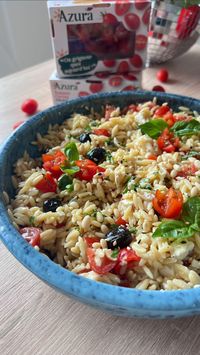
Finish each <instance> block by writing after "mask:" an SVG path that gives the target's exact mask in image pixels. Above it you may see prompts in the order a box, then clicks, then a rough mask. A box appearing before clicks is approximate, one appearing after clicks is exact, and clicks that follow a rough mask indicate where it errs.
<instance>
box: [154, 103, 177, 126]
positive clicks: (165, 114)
mask: <svg viewBox="0 0 200 355" xmlns="http://www.w3.org/2000/svg"><path fill="white" fill-rule="evenodd" d="M154 117H158V118H162V119H163V120H164V121H165V122H167V124H168V126H169V127H172V126H173V125H174V123H175V118H174V115H173V113H172V112H171V111H170V107H169V106H160V107H159V108H158V109H157V110H156V112H155V113H154Z"/></svg>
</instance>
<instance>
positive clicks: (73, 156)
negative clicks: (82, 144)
mask: <svg viewBox="0 0 200 355" xmlns="http://www.w3.org/2000/svg"><path fill="white" fill-rule="evenodd" d="M64 153H65V155H66V156H67V157H68V159H69V162H70V163H72V162H74V161H76V160H78V159H79V152H78V149H77V146H76V143H74V142H70V143H68V144H67V145H66V146H65V149H64Z"/></svg>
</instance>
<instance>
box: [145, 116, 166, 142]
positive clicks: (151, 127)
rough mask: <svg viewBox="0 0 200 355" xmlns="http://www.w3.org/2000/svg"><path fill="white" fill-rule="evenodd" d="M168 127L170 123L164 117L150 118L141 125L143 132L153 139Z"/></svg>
mask: <svg viewBox="0 0 200 355" xmlns="http://www.w3.org/2000/svg"><path fill="white" fill-rule="evenodd" d="M167 127H168V124H167V123H166V122H165V121H164V120H162V119H155V120H150V121H149V122H146V123H144V124H142V125H140V126H139V128H140V129H141V131H142V133H143V134H147V135H148V136H149V137H151V138H153V139H157V138H158V137H159V136H160V135H161V133H162V132H163V131H164V129H165V128H167Z"/></svg>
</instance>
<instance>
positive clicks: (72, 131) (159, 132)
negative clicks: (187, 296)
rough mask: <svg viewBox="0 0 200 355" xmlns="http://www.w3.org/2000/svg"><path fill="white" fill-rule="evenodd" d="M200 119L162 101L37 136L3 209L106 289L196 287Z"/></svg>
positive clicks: (31, 238) (58, 258)
mask: <svg viewBox="0 0 200 355" xmlns="http://www.w3.org/2000/svg"><path fill="white" fill-rule="evenodd" d="M199 134H200V116H199V115H198V113H197V112H191V111H190V110H189V109H188V108H184V107H180V108H179V110H176V111H173V110H172V108H170V106H169V105H168V104H167V103H164V104H162V105H159V104H158V103H157V102H156V99H154V100H153V101H151V102H145V103H142V104H141V103H140V104H136V103H134V104H132V105H129V106H128V107H125V108H123V109H120V108H117V107H113V106H111V105H106V107H105V108H104V110H103V113H102V114H101V115H100V114H96V113H94V112H93V113H91V114H90V115H88V116H84V115H81V114H74V115H73V117H72V118H70V119H66V121H64V123H63V124H62V125H60V126H59V125H55V126H50V127H49V130H48V133H47V134H46V135H45V136H43V137H42V136H41V135H40V134H39V133H38V134H37V141H36V142H33V144H37V145H38V147H39V149H40V151H41V157H40V158H38V159H32V158H31V157H30V156H28V154H27V153H26V152H25V154H24V157H23V158H21V159H19V160H18V161H17V163H16V165H15V175H14V176H13V183H14V185H15V187H16V189H17V190H16V191H17V192H16V196H15V198H14V199H13V200H12V201H11V202H10V203H9V206H8V212H9V215H10V217H11V218H12V221H13V224H14V226H15V227H16V228H17V229H18V230H19V233H20V234H21V236H22V237H23V238H24V239H25V240H26V241H27V242H28V243H30V244H31V245H32V246H33V247H34V248H35V249H37V250H38V251H40V252H41V253H43V254H45V255H46V256H47V257H49V258H50V259H51V260H53V261H54V262H56V263H58V264H60V265H61V266H62V267H64V268H66V269H68V270H70V271H72V272H74V273H76V274H79V275H82V276H83V277H86V278H89V279H92V280H95V281H102V282H106V283H109V284H112V285H118V286H123V287H130V288H137V289H145V290H176V289H186V288H192V287H199V286H200V160H199V159H200V141H199Z"/></svg>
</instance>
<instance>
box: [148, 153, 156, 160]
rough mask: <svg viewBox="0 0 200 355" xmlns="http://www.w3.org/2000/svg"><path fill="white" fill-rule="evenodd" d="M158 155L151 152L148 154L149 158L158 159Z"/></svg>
mask: <svg viewBox="0 0 200 355" xmlns="http://www.w3.org/2000/svg"><path fill="white" fill-rule="evenodd" d="M157 158H158V157H157V155H155V154H149V156H148V159H149V160H157Z"/></svg>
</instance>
